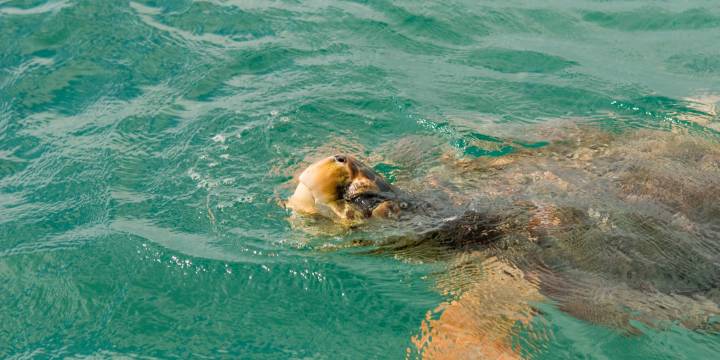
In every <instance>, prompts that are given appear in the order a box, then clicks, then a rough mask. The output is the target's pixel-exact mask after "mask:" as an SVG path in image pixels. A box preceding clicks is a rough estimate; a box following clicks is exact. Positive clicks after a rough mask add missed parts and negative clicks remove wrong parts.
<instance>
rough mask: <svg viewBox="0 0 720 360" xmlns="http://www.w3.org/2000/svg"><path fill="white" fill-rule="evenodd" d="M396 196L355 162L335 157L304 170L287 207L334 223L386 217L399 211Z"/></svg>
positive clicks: (343, 156)
mask: <svg viewBox="0 0 720 360" xmlns="http://www.w3.org/2000/svg"><path fill="white" fill-rule="evenodd" d="M396 203H397V192H396V191H395V189H394V188H393V186H392V185H390V184H389V183H388V182H387V181H386V180H385V179H384V178H383V177H382V176H381V175H380V174H378V173H376V172H375V171H373V170H372V169H371V168H370V167H368V166H367V165H365V164H363V163H362V162H360V161H359V160H357V159H356V158H354V157H352V156H349V155H343V154H338V155H334V156H330V157H327V158H324V159H322V160H319V161H317V162H315V163H313V164H312V165H310V166H309V167H308V168H307V169H305V170H304V171H303V172H302V173H301V174H300V178H299V184H298V186H297V188H296V189H295V193H294V194H293V195H292V196H291V197H290V199H288V202H287V206H288V208H290V209H292V210H293V211H294V212H296V213H301V214H315V215H321V216H324V217H327V218H329V219H332V220H334V221H345V220H350V221H357V220H361V219H367V218H370V217H389V216H392V215H394V214H396V213H397V212H398V211H399V207H398V206H397V204H396Z"/></svg>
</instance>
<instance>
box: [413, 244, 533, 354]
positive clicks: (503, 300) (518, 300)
mask: <svg viewBox="0 0 720 360" xmlns="http://www.w3.org/2000/svg"><path fill="white" fill-rule="evenodd" d="M470 256H472V255H470ZM470 269H472V270H470ZM458 275H459V276H461V278H462V277H472V281H467V283H466V285H467V287H466V289H465V291H464V292H463V294H462V295H460V296H459V298H458V299H457V300H451V301H447V302H444V303H442V304H441V305H440V306H439V307H438V308H436V309H435V310H434V312H428V315H427V317H426V319H425V320H424V321H423V322H422V325H421V331H420V334H419V335H418V336H415V337H413V338H412V342H413V344H414V345H415V347H416V349H414V350H415V351H417V353H418V354H419V355H420V356H421V358H423V359H520V358H521V350H522V349H519V348H518V347H517V346H515V347H514V346H513V335H515V333H516V331H517V330H518V325H519V324H526V325H527V324H529V322H530V320H531V319H532V317H533V314H534V313H535V309H534V308H533V306H532V304H533V303H536V302H539V301H543V299H544V298H543V296H542V295H541V294H540V292H539V291H538V285H537V284H536V283H535V282H534V281H532V280H531V279H529V278H527V277H526V275H525V274H524V273H523V271H521V270H520V269H518V268H517V267H515V266H513V265H511V264H508V263H506V262H502V261H499V260H497V259H495V258H490V259H487V260H485V261H482V262H481V263H480V264H476V265H475V266H474V267H473V266H469V267H465V268H464V269H463V270H460V274H458ZM453 278H454V279H453V282H454V281H456V280H457V278H455V277H454V276H453ZM468 280H470V279H468ZM433 313H435V314H438V313H440V316H439V318H437V319H433Z"/></svg>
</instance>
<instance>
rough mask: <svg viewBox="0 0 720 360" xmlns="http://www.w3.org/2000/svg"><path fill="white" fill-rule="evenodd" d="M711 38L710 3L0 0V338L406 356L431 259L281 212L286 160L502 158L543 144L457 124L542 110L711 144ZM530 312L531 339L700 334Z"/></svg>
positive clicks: (203, 350)
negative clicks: (389, 148) (425, 152)
mask: <svg viewBox="0 0 720 360" xmlns="http://www.w3.org/2000/svg"><path fill="white" fill-rule="evenodd" d="M718 39H720V7H718V5H717V2H716V1H711V0H708V1H702V0H691V1H684V2H658V1H650V0H646V1H632V2H622V1H562V0H556V1H546V2H543V3H542V4H540V3H536V2H530V1H510V2H507V1H487V2H478V1H451V2H423V3H419V2H412V1H403V2H386V1H357V2H349V1H348V2H344V1H343V2H324V1H308V2H297V1H277V2H276V1H273V2H264V1H257V2H254V1H233V0H228V1H223V0H214V1H212V0H208V1H133V2H127V1H75V0H67V1H65V0H58V1H32V0H29V1H12V0H11V1H8V0H0V49H2V50H1V51H0V309H1V311H0V357H2V358H8V357H10V358H64V357H84V356H97V357H100V358H105V357H115V356H130V357H135V356H137V357H141V356H149V357H158V358H172V357H198V358H199V357H209V358H215V357H228V358H234V357H243V358H268V359H286V358H327V359H334V358H389V359H396V358H403V357H404V356H405V355H406V351H407V350H406V349H408V348H412V344H411V340H410V339H411V337H412V336H413V335H416V334H417V333H418V332H419V329H420V321H421V320H422V319H423V317H424V316H425V314H426V312H427V311H429V310H432V309H434V308H435V307H436V306H437V305H438V304H440V303H441V302H442V301H444V300H446V299H447V297H446V296H445V295H442V294H441V293H440V292H438V291H437V290H436V289H435V287H434V285H433V276H432V275H433V274H434V273H436V272H438V271H442V265H439V264H437V263H424V264H420V263H417V262H408V261H400V260H398V259H395V258H393V257H391V256H386V257H383V256H374V257H373V256H357V255H355V254H352V253H348V252H345V251H326V250H323V249H322V244H320V243H321V242H323V241H325V240H327V239H326V237H318V238H316V237H315V236H314V235H312V234H307V233H302V232H299V231H297V230H296V229H293V228H291V225H290V223H288V221H287V216H288V213H287V211H286V210H285V209H283V208H282V206H280V205H279V201H280V200H281V199H283V198H286V197H287V196H288V195H289V194H290V192H291V190H292V188H291V186H289V185H288V182H289V181H290V180H291V179H292V175H293V173H294V172H296V171H298V170H300V169H301V166H302V164H306V162H305V161H306V159H308V158H310V157H313V156H316V155H317V152H318V151H322V149H326V150H325V151H327V149H330V148H332V149H342V150H344V151H347V152H352V153H356V154H358V155H359V156H370V155H371V154H373V152H374V151H375V150H376V149H380V148H381V147H382V146H383V145H384V144H388V143H392V142H395V141H396V140H397V139H401V138H404V137H409V136H416V135H422V136H426V137H430V138H433V139H437V140H438V141H439V142H441V143H443V144H445V146H448V147H450V148H452V149H455V150H456V151H457V156H460V157H477V156H487V155H491V156H502V155H506V154H510V153H513V152H514V151H516V150H517V149H518V148H532V147H542V146H544V145H545V144H546V143H545V142H543V141H540V140H537V139H534V140H528V142H527V143H523V142H519V143H518V142H514V143H507V144H506V145H504V146H499V147H495V148H482V147H480V146H478V145H476V144H475V142H474V141H475V140H478V139H480V140H483V141H490V142H492V141H493V139H498V138H503V139H505V138H508V137H510V138H512V137H518V138H524V137H523V136H525V135H527V133H528V132H531V131H532V129H533V128H534V126H537V125H538V124H542V123H545V122H548V121H553V120H554V119H571V120H572V119H590V120H591V121H593V122H597V123H600V124H603V125H602V126H604V127H606V128H609V129H610V130H611V131H623V130H625V129H634V128H652V129H659V130H662V131H667V130H669V129H671V128H675V129H677V128H678V127H679V128H682V129H686V130H688V131H694V132H698V133H701V134H705V135H701V136H705V137H707V138H708V139H716V136H717V132H718V131H720V126H718V125H717V124H718V122H717V119H716V117H717V116H716V115H713V114H715V113H712V111H711V110H708V108H703V107H701V106H699V105H697V104H698V103H702V101H705V100H707V99H710V100H707V101H706V102H708V101H709V102H710V103H713V104H714V103H716V102H717V101H718V100H717V97H716V96H717V95H716V94H719V93H720V50H718V49H719V48H718V46H717V44H718ZM713 96H715V97H713ZM692 99H701V100H702V99H705V100H702V101H701V100H697V101H695V100H692ZM713 116H715V118H713ZM698 117H701V118H702V119H705V120H702V121H694V119H697V118H698ZM707 119H710V120H707ZM536 140H537V141H536ZM518 141H519V140H518ZM713 141H714V140H713ZM318 149H321V150H318ZM378 170H380V171H382V172H384V173H385V174H386V175H390V176H391V178H392V176H394V174H396V173H398V172H399V173H400V176H401V175H402V169H401V168H400V167H397V166H393V165H392V164H385V165H382V164H381V165H379V167H378ZM712 234H715V235H717V234H720V232H715V233H711V235H712ZM338 236H340V237H341V236H342V235H338ZM335 240H336V239H335ZM715 249H717V248H715ZM717 259H720V258H716V260H717ZM716 264H717V262H716ZM541 317H542V320H541V321H542V322H544V323H545V324H546V325H545V326H546V329H545V331H546V333H545V335H544V337H543V338H533V339H534V340H533V342H534V345H533V347H532V350H531V352H530V353H528V354H527V355H528V356H531V357H535V358H547V359H555V358H592V359H596V358H597V359H602V358H628V359H630V358H633V359H636V358H651V357H654V358H687V359H699V358H711V357H712V356H713V355H714V354H717V353H718V351H720V338H719V337H718V335H717V333H713V332H704V331H695V330H692V329H686V328H684V327H682V326H672V327H670V328H665V329H653V328H649V329H647V330H646V331H644V332H643V333H642V335H636V336H628V335H627V334H624V333H622V332H620V331H616V330H614V329H611V328H608V327H603V326H599V325H593V324H591V323H588V322H584V321H580V320H577V319H575V318H573V317H572V316H570V315H568V314H566V313H565V312H562V311H559V310H558V309H557V308H555V307H553V306H552V305H551V304H548V305H545V306H544V307H543V315H542V316H541ZM539 321H540V320H539ZM518 336H520V337H522V336H524V335H523V334H522V333H521V334H519V335H518ZM528 336H529V335H528ZM411 353H412V351H411ZM411 356H412V355H411Z"/></svg>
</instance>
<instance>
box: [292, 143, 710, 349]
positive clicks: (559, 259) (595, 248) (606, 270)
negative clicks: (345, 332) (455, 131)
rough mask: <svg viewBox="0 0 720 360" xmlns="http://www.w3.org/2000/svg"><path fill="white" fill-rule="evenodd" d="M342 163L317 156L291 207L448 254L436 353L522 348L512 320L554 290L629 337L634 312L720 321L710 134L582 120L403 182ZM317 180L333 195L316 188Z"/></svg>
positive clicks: (390, 247) (563, 302)
mask: <svg viewBox="0 0 720 360" xmlns="http://www.w3.org/2000/svg"><path fill="white" fill-rule="evenodd" d="M404 145H407V144H404ZM404 151H405V153H408V150H404ZM337 158H338V156H335V157H330V158H326V159H324V160H321V162H319V163H323V164H325V165H323V166H325V167H326V168H327V169H330V170H328V171H326V172H322V171H319V172H318V170H320V169H324V168H323V167H322V166H316V165H311V166H310V167H309V168H308V169H307V170H306V171H305V172H304V173H303V175H301V176H300V184H299V185H298V189H297V191H296V193H295V195H293V197H292V198H291V199H290V201H289V204H288V205H289V207H290V208H292V209H294V210H295V212H296V213H298V214H303V213H304V214H314V215H320V216H323V217H327V218H329V219H331V220H332V221H334V222H338V223H342V224H345V225H344V226H346V227H353V228H358V227H359V229H360V230H361V232H366V233H367V236H366V238H367V237H369V238H371V239H379V240H372V241H358V240H357V239H356V240H354V242H353V244H362V245H371V246H372V247H371V248H370V249H369V250H368V251H369V252H371V253H375V254H380V253H387V254H392V255H393V256H396V257H400V258H407V259H414V260H422V261H435V260H445V261H447V262H448V263H449V268H448V271H447V273H445V274H444V275H441V276H439V279H438V286H439V287H440V288H441V290H443V291H446V292H449V293H453V294H457V295H456V296H457V301H453V302H449V303H447V304H444V305H443V306H442V308H443V315H442V316H441V317H440V318H439V319H437V320H427V321H426V325H427V326H424V327H423V329H424V330H423V331H422V333H421V336H419V337H418V338H416V339H415V341H416V345H418V347H419V349H420V348H421V351H422V352H423V353H424V354H426V355H428V356H430V354H432V353H436V354H442V353H453V351H458V352H459V353H464V354H466V355H472V354H475V353H476V352H477V351H480V352H479V353H478V354H483V356H494V355H493V354H498V353H500V354H505V355H506V356H509V357H514V356H516V355H517V354H516V353H515V352H514V351H512V350H510V348H509V347H508V346H507V345H508V343H507V338H508V335H509V334H510V331H511V328H512V326H513V325H512V324H515V323H516V322H517V321H523V322H524V321H527V319H528V316H530V315H529V314H532V313H533V309H532V306H531V303H533V302H536V301H543V299H546V300H552V301H553V302H554V303H556V304H557V306H558V307H559V308H560V309H562V310H565V311H567V312H569V313H571V314H572V315H574V316H576V317H578V318H581V319H585V320H589V321H592V322H595V323H600V324H605V325H608V326H613V327H618V328H623V329H627V330H629V331H630V332H633V331H636V329H635V328H633V327H632V326H631V325H630V322H631V320H639V321H642V322H643V323H645V324H649V325H653V326H658V325H659V324H661V323H662V322H663V321H670V322H673V323H678V322H679V323H681V324H683V325H685V326H687V327H689V328H712V329H715V327H717V324H716V323H713V321H712V319H713V316H717V314H720V309H719V308H718V305H717V304H718V303H719V302H720V293H719V290H718V287H717V284H719V283H720V265H719V264H720V244H718V242H717V238H718V237H717V236H718V235H719V234H720V228H718V223H717V221H716V219H717V218H720V201H719V200H720V180H719V179H720V147H718V146H717V144H715V143H713V142H711V141H705V140H702V139H698V138H696V137H693V136H690V135H687V134H670V133H661V132H652V131H643V132H637V133H632V134H629V135H621V136H618V135H610V134H607V133H603V132H601V131H596V130H584V129H580V130H578V129H574V130H572V131H569V132H568V135H567V137H566V138H565V139H560V140H558V141H556V142H554V143H553V144H551V145H549V146H547V147H545V148H542V149H538V150H533V151H523V152H519V153H517V154H514V155H510V156H505V157H502V158H497V159H488V158H480V159H476V160H449V161H448V160H440V161H437V162H436V165H435V167H434V168H431V169H427V174H428V175H427V176H426V177H425V178H422V179H418V180H413V179H409V180H403V181H400V182H399V183H398V184H397V187H396V186H393V185H390V184H389V183H387V181H385V180H384V179H383V178H382V176H380V175H379V174H377V173H375V172H374V171H373V170H372V169H371V168H370V167H368V166H366V165H363V164H362V163H360V162H359V161H358V160H356V159H354V158H352V157H349V156H340V158H342V159H345V160H346V161H345V162H344V163H343V162H338V161H337ZM449 158H450V159H452V157H449ZM441 159H442V158H441ZM446 159H447V158H446ZM338 169H340V170H338ZM342 169H347V170H342ZM353 169H355V170H353ZM323 174H326V175H327V176H325V175H323ZM338 174H339V175H338ZM320 179H323V180H322V181H320ZM320 183H322V184H323V188H324V189H335V190H334V191H325V192H321V191H318V187H317V184H320ZM353 184H355V185H353ZM359 185H362V186H359ZM398 188H402V189H403V191H401V190H399V189H398ZM303 193H309V194H310V195H309V196H308V195H303ZM301 198H304V202H300V201H297V200H298V199H301ZM303 203H304V204H310V205H312V206H305V207H304V208H306V209H309V211H306V212H304V211H303V210H301V208H303V206H301V204H303ZM327 204H330V205H327ZM324 206H327V207H328V208H330V209H334V210H332V211H327V209H325V208H323V207H324ZM378 207H381V208H382V209H385V210H383V211H376V209H378ZM326 214H329V216H326ZM388 218H390V219H391V220H390V221H387V220H380V221H378V222H375V223H376V224H375V225H371V224H368V225H363V224H365V223H366V222H370V223H372V222H374V219H388ZM712 219H715V220H712ZM388 229H389V230H388ZM388 233H389V234H391V235H384V234H388ZM491 294H494V295H491ZM530 317H531V316H530ZM488 324H496V325H492V326H491V325H488ZM715 330H717V329H715ZM438 331H440V333H438ZM478 334H481V335H478ZM482 334H484V335H482ZM493 334H495V335H493ZM473 337H474V340H475V343H473V341H471V340H472V338H473ZM429 339H434V340H432V341H430V340H429ZM442 339H445V340H442ZM491 339H495V340H497V341H495V340H492V341H491ZM503 339H504V340H503ZM458 344H465V345H467V346H464V345H463V346H460V345H458ZM468 344H470V345H468ZM472 344H475V345H472ZM478 344H483V345H482V346H480V345H478ZM457 346H460V347H459V348H454V350H453V349H450V348H451V347H457ZM483 349H484V350H483Z"/></svg>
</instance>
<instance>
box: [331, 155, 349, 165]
mask: <svg viewBox="0 0 720 360" xmlns="http://www.w3.org/2000/svg"><path fill="white" fill-rule="evenodd" d="M333 157H334V158H335V161H337V162H339V163H341V164H344V163H345V162H346V161H347V158H346V157H345V155H335V156H333Z"/></svg>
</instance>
